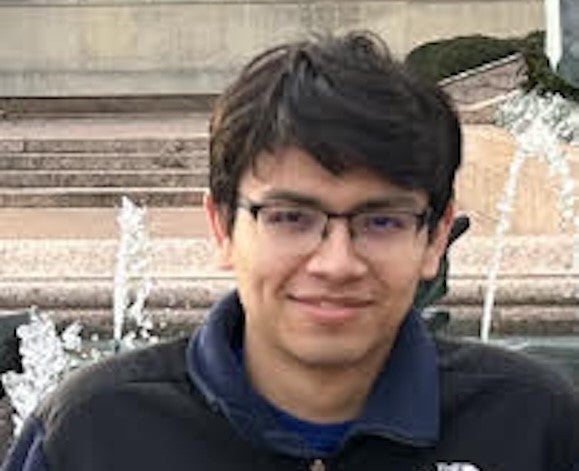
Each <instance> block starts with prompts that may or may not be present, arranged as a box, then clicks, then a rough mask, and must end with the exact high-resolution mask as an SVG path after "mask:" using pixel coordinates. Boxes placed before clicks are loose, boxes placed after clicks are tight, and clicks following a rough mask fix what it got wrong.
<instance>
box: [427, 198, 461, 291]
mask: <svg viewBox="0 0 579 471" xmlns="http://www.w3.org/2000/svg"><path fill="white" fill-rule="evenodd" d="M454 215H455V208H454V202H453V201H451V202H450V203H448V206H447V207H446V209H445V211H444V213H443V215H442V217H441V218H440V220H439V221H438V224H437V226H436V228H435V229H434V232H433V234H432V235H431V237H430V239H429V241H428V245H427V246H426V251H425V253H424V258H423V260H422V271H421V278H422V279H423V280H431V279H433V278H434V277H435V276H436V275H437V274H438V270H439V267H440V260H441V259H442V257H444V255H445V253H446V250H447V248H448V239H449V236H450V230H451V229H452V224H453V222H454Z"/></svg>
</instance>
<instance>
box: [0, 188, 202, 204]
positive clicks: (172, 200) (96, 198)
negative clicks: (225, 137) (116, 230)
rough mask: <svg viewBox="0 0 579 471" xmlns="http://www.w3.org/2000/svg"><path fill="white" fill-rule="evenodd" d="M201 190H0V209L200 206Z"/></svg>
mask: <svg viewBox="0 0 579 471" xmlns="http://www.w3.org/2000/svg"><path fill="white" fill-rule="evenodd" d="M205 193H206V188H205V187H180V188H177V187H175V188H172V187H157V188H152V187H136V188H134V187H130V188H127V187H118V188H112V187H80V188H79V187H70V188H67V187H50V188H46V187H42V188H31V187H26V188H0V207H12V208H31V207H36V208H39V207H111V206H120V205H121V198H122V197H123V196H127V197H129V198H130V199H131V200H132V201H133V203H135V204H138V205H141V206H143V205H144V206H190V205H200V204H201V203H202V201H203V195H204V194H205Z"/></svg>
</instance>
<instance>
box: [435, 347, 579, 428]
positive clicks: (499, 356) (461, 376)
mask: <svg viewBox="0 0 579 471" xmlns="http://www.w3.org/2000/svg"><path fill="white" fill-rule="evenodd" d="M436 345H437V348H438V355H439V356H438V365H439V371H440V378H441V387H442V388H443V394H446V395H447V396H450V399H453V400H456V399H457V396H458V397H462V399H465V398H466V397H471V398H472V397H473V396H475V395H477V396H480V395H484V397H485V398H487V399H489V398H492V397H495V398H498V397H500V398H501V400H507V401H508V400H510V401H513V402H514V401H517V400H519V399H522V400H524V402H525V403H526V404H527V405H529V404H532V403H536V404H541V407H543V408H548V409H549V410H550V412H551V413H554V412H555V411H556V410H559V413H560V414H565V413H571V414H573V415H574V416H575V417H578V416H579V406H578V400H577V391H576V390H575V389H574V387H573V385H572V383H571V381H570V380H569V379H567V378H566V377H564V376H563V375H562V374H561V373H560V372H558V371H557V370H556V369H555V368H553V367H551V366H549V365H548V364H547V363H543V362H540V361H538V360H537V359H534V358H531V357H530V356H529V355H527V354H525V353H522V352H517V351H512V350H507V349H505V348H501V347H497V346H489V345H485V344H481V343H479V342H474V341H463V340H454V339H437V340H436ZM565 411H566V412H565Z"/></svg>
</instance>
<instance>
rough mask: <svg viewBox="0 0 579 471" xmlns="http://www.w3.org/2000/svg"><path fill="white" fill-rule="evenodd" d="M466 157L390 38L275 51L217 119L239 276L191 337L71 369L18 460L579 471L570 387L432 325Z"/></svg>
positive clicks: (222, 224) (214, 163) (363, 470)
mask: <svg viewBox="0 0 579 471" xmlns="http://www.w3.org/2000/svg"><path fill="white" fill-rule="evenodd" d="M460 159H461V137H460V129H459V123H458V120H457V116H456V114H455V112H454V111H453V109H452V107H451V106H450V105H449V103H448V100H447V98H446V97H445V96H444V94H443V93H442V92H441V91H440V90H438V89H437V88H435V87H433V86H430V85H426V84H424V83H422V82H421V81H420V80H418V79H417V78H415V77H414V76H413V75H412V74H411V73H410V72H409V71H407V70H405V69H404V67H402V66H401V65H400V64H398V63H397V62H395V61H393V60H392V59H391V58H390V56H389V54H388V52H387V50H386V47H385V46H384V44H383V43H382V42H381V41H380V40H379V39H378V38H376V37H375V36H373V35H371V34H366V33H352V34H349V35H346V36H344V37H340V38H329V39H320V40H317V41H311V42H300V43H295V44H289V45H285V46H280V47H277V48H274V49H271V50H268V51H266V52H265V53H263V54H261V55H260V56H258V57H256V58H255V59H254V60H253V61H252V62H251V63H250V64H249V65H248V66H247V67H245V69H244V70H243V71H242V72H241V75H240V76H239V78H238V79H237V80H236V81H235V82H234V83H233V84H232V85H231V86H230V87H229V88H228V89H227V90H226V91H225V93H224V94H223V95H222V97H221V98H220V100H219V101H218V103H217V105H216V108H215V112H214V116H213V118H212V121H211V145H210V160H211V162H210V165H211V170H210V196H209V197H208V198H207V200H206V209H207V213H208V216H209V220H210V223H211V227H212V230H213V233H214V235H215V238H216V240H217V243H218V246H219V251H220V255H221V260H222V263H223V266H224V267H228V268H230V269H232V270H233V271H234V273H235V275H236V277H237V286H238V289H237V291H236V292H235V293H232V294H230V295H228V296H226V297H225V298H224V299H223V300H222V301H220V302H219V303H218V304H217V305H216V306H215V307H214V308H213V309H212V311H211V313H210V314H209V317H208V319H207V321H206V322H205V324H204V325H203V326H202V327H201V328H200V330H199V331H198V332H197V333H196V334H195V335H193V336H192V337H191V339H189V340H182V341H177V342H173V343H168V344H165V345H160V346H156V347H154V348H151V349H146V350H142V351H139V352H135V353H131V354H129V355H126V356H122V357H118V358H115V359H113V360H110V361H107V362H103V363H100V364H97V365H95V366H93V367H91V368H89V369H88V370H85V371H84V372H81V373H80V375H78V376H77V377H76V378H75V379H72V380H71V381H68V382H67V383H66V384H65V385H64V386H63V387H62V388H61V389H60V390H59V391H58V393H57V394H56V395H54V396H53V397H52V398H50V400H48V401H47V402H46V403H45V404H43V405H42V407H40V408H39V410H38V411H37V413H36V414H35V415H34V417H32V418H31V419H30V420H29V422H28V424H27V426H26V429H25V430H24V432H23V433H22V435H21V436H20V438H19V440H18V442H17V444H16V446H15V447H14V449H13V451H12V453H11V456H10V458H9V459H8V461H7V462H6V464H5V465H4V468H3V471H15V470H22V471H46V470H52V471H93V470H94V471H97V470H98V471H104V470H107V471H114V470H127V469H135V470H139V471H147V470H155V471H158V470H159V469H167V470H171V471H180V470H211V471H233V470H235V471H243V470H258V471H259V470H263V471H265V470H281V471H283V470H288V471H289V470H313V471H321V470H355V471H373V470H376V471H378V470H380V471H383V470H397V471H404V470H414V471H421V470H469V471H476V470H489V471H490V470H492V471H523V470H524V471H534V470H550V471H551V470H561V471H563V470H564V471H572V470H575V471H577V470H578V469H579V467H578V463H579V438H578V431H577V429H578V426H579V412H578V407H577V404H576V403H575V402H574V399H573V394H572V390H571V387H570V386H569V385H568V384H567V383H566V382H565V381H563V380H562V379H560V378H559V377H557V376H556V375H555V374H553V373H551V372H549V371H547V370H544V369H543V368H541V367H539V366H535V365H534V364H533V363H530V362H529V361H528V360H526V359H525V358H523V357H520V356H515V355H514V354H511V353H507V352H503V351H500V350H495V349H490V348H486V347H482V346H480V345H476V344H463V343H460V342H457V341H443V340H436V341H435V340H433V339H432V338H431V337H430V335H429V334H428V333H427V331H426V330H425V328H424V326H423V324H422V321H421V319H420V317H419V313H418V312H416V311H415V310H413V309H412V308H411V306H412V302H413V298H414V295H415V291H416V288H417V285H418V283H419V282H420V281H421V280H426V279H429V278H432V277H433V276H435V274H436V273H437V270H438V267H439V261H440V259H441V257H442V255H443V253H444V250H445V247H446V244H447V238H448V235H449V232H450V228H451V226H452V222H453V218H454V207H453V201H452V195H453V182H454V176H455V172H456V170H457V168H458V166H459V164H460Z"/></svg>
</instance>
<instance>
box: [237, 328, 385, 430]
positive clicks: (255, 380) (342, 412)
mask: <svg viewBox="0 0 579 471" xmlns="http://www.w3.org/2000/svg"><path fill="white" fill-rule="evenodd" d="M247 340H248V339H246V344H245V348H244V356H245V358H244V361H245V365H246V370H247V372H248V375H249V379H250V381H251V383H252V385H253V387H254V388H255V389H256V390H257V391H258V392H259V393H260V394H261V395H262V396H263V397H265V398H266V399H267V400H268V401H269V402H270V403H272V404H273V405H275V406H276V407H278V408H279V409H281V410H283V411H285V412H288V413H290V414H292V415H293V416H295V417H297V418H299V419H301V420H306V421H310V422H315V423H337V422H345V421H348V420H353V419H355V418H357V417H358V416H359V415H360V413H361V412H362V409H363V407H364V405H365V403H366V399H367V397H368V394H369V393H370V390H371V388H372V385H373V384H374V381H375V379H376V377H377V375H378V374H379V373H380V371H381V369H382V367H383V365H384V362H385V361H386V358H387V356H388V354H389V352H390V348H388V349H387V350H386V351H382V352H380V354H376V355H374V357H373V358H372V359H371V360H373V361H369V360H368V359H366V360H365V361H363V362H362V361H360V362H356V363H355V364H352V365H343V364H342V365H339V366H333V367H328V366H315V365H304V363H303V362H300V361H299V359H294V358H289V357H287V356H286V357H285V358H279V357H276V356H275V355H268V354H266V353H264V352H263V350H261V349H260V348H255V347H256V346H254V345H253V344H252V343H251V342H247ZM288 360H289V361H288Z"/></svg>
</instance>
